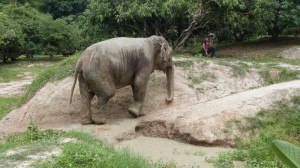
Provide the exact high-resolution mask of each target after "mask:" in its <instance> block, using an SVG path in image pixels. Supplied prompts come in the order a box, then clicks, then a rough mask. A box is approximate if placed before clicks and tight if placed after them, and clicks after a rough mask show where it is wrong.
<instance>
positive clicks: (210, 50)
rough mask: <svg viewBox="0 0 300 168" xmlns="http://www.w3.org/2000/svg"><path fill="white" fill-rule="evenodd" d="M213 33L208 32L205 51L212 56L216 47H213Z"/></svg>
mask: <svg viewBox="0 0 300 168" xmlns="http://www.w3.org/2000/svg"><path fill="white" fill-rule="evenodd" d="M214 36H215V35H214V34H213V33H209V35H208V42H207V46H208V48H207V53H211V55H210V56H211V57H212V58H213V57H214V56H215V53H216V47H215V39H214Z"/></svg>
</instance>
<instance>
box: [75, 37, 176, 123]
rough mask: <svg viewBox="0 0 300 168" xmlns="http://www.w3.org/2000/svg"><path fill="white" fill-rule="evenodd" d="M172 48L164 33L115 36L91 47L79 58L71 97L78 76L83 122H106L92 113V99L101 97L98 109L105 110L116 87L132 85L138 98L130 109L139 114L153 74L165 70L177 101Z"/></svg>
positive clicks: (134, 95)
mask: <svg viewBox="0 0 300 168" xmlns="http://www.w3.org/2000/svg"><path fill="white" fill-rule="evenodd" d="M171 52H172V49H171V48H170V46H169V45H168V42H167V41H166V40H165V38H164V37H161V36H151V37H149V38H126V37H122V38H113V39H109V40H105V41H102V42H99V43H96V44H93V45H91V46H90V47H88V48H87V49H86V50H85V51H84V52H83V53H82V54H81V57H80V58H79V60H78V62H77V65H76V69H75V79H74V83H73V87H72V93H71V99H70V103H71V102H72V95H73V91H74V87H75V85H76V81H77V78H78V81H79V87H80V94H81V97H82V103H83V108H82V111H81V124H103V123H105V118H101V119H95V118H92V115H91V100H92V98H93V97H94V96H95V95H96V96H97V97H98V101H97V105H96V110H97V111H96V112H97V113H99V114H101V112H102V111H103V110H104V108H105V104H106V103H107V101H108V100H109V99H110V98H111V97H113V96H114V95H115V93H116V89H119V88H122V87H124V86H127V85H131V87H132V91H133V97H134V102H133V104H131V105H130V107H129V109H128V112H129V113H130V114H131V115H132V116H134V117H138V116H141V115H144V114H143V113H142V112H141V108H142V105H143V101H144V98H145V93H146V89H147V83H148V79H149V76H150V74H151V73H152V72H153V71H154V70H155V69H158V70H162V71H164V72H165V73H166V76H167V90H168V97H167V98H166V102H167V103H170V102H172V101H173V96H174V66H173V62H172V57H171Z"/></svg>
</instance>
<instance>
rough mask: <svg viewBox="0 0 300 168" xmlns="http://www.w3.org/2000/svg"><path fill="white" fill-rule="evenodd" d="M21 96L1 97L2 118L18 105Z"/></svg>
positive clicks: (0, 110)
mask: <svg viewBox="0 0 300 168" xmlns="http://www.w3.org/2000/svg"><path fill="white" fill-rule="evenodd" d="M19 101H20V96H15V97H0V119H1V118H3V117H4V116H5V115H6V114H7V113H8V112H9V111H11V110H13V109H15V108H16V107H18V105H19Z"/></svg>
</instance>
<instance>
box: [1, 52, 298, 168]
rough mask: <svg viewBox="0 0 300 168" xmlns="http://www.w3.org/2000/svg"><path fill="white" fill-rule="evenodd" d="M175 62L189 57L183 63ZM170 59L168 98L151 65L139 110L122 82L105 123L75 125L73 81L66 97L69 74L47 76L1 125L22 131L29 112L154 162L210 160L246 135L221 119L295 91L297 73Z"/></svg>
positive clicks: (200, 163)
mask: <svg viewBox="0 0 300 168" xmlns="http://www.w3.org/2000/svg"><path fill="white" fill-rule="evenodd" d="M182 61H184V62H192V64H188V66H186V65H185V66H182V65H180V62H182ZM175 62H177V63H178V64H177V66H176V68H175V97H174V102H173V103H172V104H170V105H167V104H165V101H164V100H165V98H166V96H167V91H166V77H165V74H163V73H162V72H159V71H155V73H153V74H152V75H151V77H150V80H149V84H148V89H147V94H146V100H145V103H144V108H143V110H144V112H145V113H146V116H144V117H140V118H132V117H131V116H130V115H129V114H128V113H127V108H128V107H129V105H130V103H131V102H132V101H133V97H132V91H131V88H130V87H125V88H123V89H120V90H118V92H117V94H116V95H115V96H114V97H113V98H112V99H111V100H110V101H109V103H108V104H107V110H106V112H105V117H106V120H107V123H106V124H105V125H86V126H82V125H81V124H80V117H79V113H80V109H81V99H80V95H79V90H78V85H77V86H76V89H75V94H74V97H73V103H72V104H69V97H70V89H71V86H72V82H73V77H68V78H65V79H63V80H60V81H56V82H54V83H48V84H47V85H46V86H45V87H44V88H42V89H41V90H40V91H39V92H38V93H37V94H36V95H35V96H34V97H33V98H32V99H31V100H30V101H29V102H27V103H26V104H25V105H23V106H22V107H20V108H18V109H15V110H13V111H12V112H10V113H9V114H8V115H7V116H5V117H4V118H3V119H2V120H1V121H0V128H1V132H2V133H9V132H19V131H24V130H25V129H26V127H27V126H28V124H29V122H30V120H31V119H32V121H33V122H35V123H36V124H37V125H38V126H39V127H40V128H41V129H49V128H50V129H61V130H78V131H85V132H89V133H90V134H92V135H94V136H95V137H97V138H99V139H102V140H105V141H108V142H109V143H111V144H113V145H114V146H115V147H116V148H124V147H126V148H130V149H132V150H133V151H135V152H137V153H139V154H141V155H143V156H145V157H146V158H149V159H151V160H154V161H162V162H170V161H173V162H174V163H175V164H176V165H177V166H179V167H181V166H185V167H192V166H195V167H212V164H210V163H208V162H206V161H205V160H206V159H207V158H210V157H213V156H217V154H218V153H220V152H222V151H228V150H233V149H231V146H232V145H233V144H234V138H235V137H236V136H239V137H242V136H243V137H245V136H246V135H244V134H243V132H240V131H239V129H237V128H234V127H233V128H229V129H230V130H229V131H228V128H227V127H226V122H228V121H231V120H240V119H242V118H243V117H247V116H254V115H255V114H256V113H257V112H258V111H260V110H261V109H266V108H270V107H271V106H273V105H274V104H276V102H277V101H282V100H288V99H289V98H290V97H291V96H293V95H297V94H299V92H300V80H295V81H291V82H286V83H280V84H275V85H271V86H265V83H264V80H263V79H262V77H261V76H260V74H259V73H258V70H257V69H254V68H253V69H252V68H250V69H249V70H247V71H246V72H245V73H244V74H242V75H241V74H240V75H239V73H238V74H237V72H236V70H235V69H234V68H233V66H227V65H224V64H220V63H218V61H216V60H202V61H199V60H197V59H194V58H188V59H186V58H185V59H184V60H182V58H175ZM231 64H236V65H238V64H240V63H239V62H234V63H231ZM292 68H294V69H299V67H297V66H293V67H292ZM6 86H7V85H6ZM1 91H2V92H4V91H3V89H1ZM0 93H1V92H0ZM95 99H96V98H95ZM94 102H95V100H94ZM94 117H98V116H97V114H94ZM225 130H226V131H225ZM199 153H200V154H199Z"/></svg>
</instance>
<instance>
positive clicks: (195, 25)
mask: <svg viewBox="0 0 300 168" xmlns="http://www.w3.org/2000/svg"><path fill="white" fill-rule="evenodd" d="M211 2H214V3H216V4H218V1H216V0H208V1H203V0H197V7H196V9H194V12H193V16H192V21H191V22H190V24H189V26H188V28H187V29H185V30H184V31H182V33H181V34H180V36H179V37H178V38H177V39H176V41H175V43H174V46H173V50H175V51H176V50H178V49H179V48H180V47H181V46H182V45H183V44H184V43H185V42H186V40H187V39H188V38H189V37H190V35H191V34H192V33H193V31H195V30H197V29H199V28H203V27H205V26H206V25H207V23H208V22H210V20H208V21H206V22H205V17H207V16H208V15H209V13H210V7H209V5H210V3H211Z"/></svg>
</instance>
